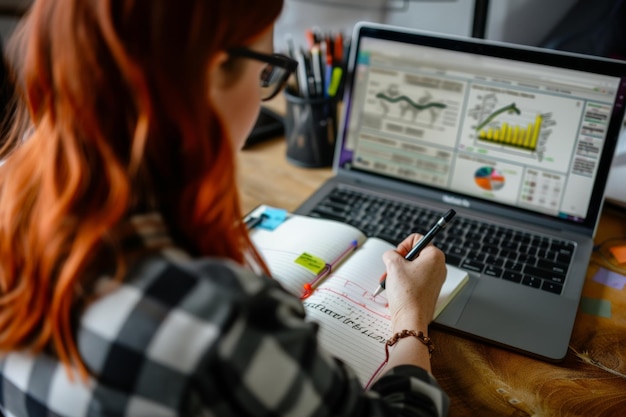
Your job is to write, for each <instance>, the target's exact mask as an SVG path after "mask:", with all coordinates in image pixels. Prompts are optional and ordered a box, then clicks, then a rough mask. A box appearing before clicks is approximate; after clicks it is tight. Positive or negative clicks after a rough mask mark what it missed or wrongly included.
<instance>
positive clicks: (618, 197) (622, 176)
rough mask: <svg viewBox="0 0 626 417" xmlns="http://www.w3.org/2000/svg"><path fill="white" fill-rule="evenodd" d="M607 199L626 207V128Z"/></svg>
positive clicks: (620, 140)
mask: <svg viewBox="0 0 626 417" xmlns="http://www.w3.org/2000/svg"><path fill="white" fill-rule="evenodd" d="M605 198H606V201H607V202H609V203H613V204H618V205H620V206H623V207H626V128H623V130H622V134H621V135H620V138H619V142H618V143H617V149H615V157H614V158H613V165H612V166H611V175H610V176H609V181H608V183H607V186H606V192H605Z"/></svg>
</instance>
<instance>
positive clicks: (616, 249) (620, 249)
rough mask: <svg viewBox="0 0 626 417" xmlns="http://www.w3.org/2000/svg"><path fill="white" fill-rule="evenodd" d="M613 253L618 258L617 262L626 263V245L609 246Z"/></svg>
mask: <svg viewBox="0 0 626 417" xmlns="http://www.w3.org/2000/svg"><path fill="white" fill-rule="evenodd" d="M609 251H610V252H611V254H612V255H613V256H614V257H615V259H617V262H619V263H621V264H623V263H626V246H624V245H622V246H612V247H610V248H609Z"/></svg>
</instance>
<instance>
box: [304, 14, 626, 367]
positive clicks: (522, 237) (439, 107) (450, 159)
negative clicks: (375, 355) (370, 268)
mask: <svg viewBox="0 0 626 417" xmlns="http://www.w3.org/2000/svg"><path fill="white" fill-rule="evenodd" d="M348 73H349V75H350V77H349V79H348V80H347V82H346V90H345V95H344V107H343V115H342V121H341V122H342V123H341V127H340V132H339V135H338V143H337V146H336V152H335V158H334V162H333V169H334V174H335V175H334V176H333V178H331V179H330V180H329V181H328V182H326V183H325V184H324V185H323V186H322V187H321V188H320V189H318V190H317V191H316V192H315V193H314V194H313V195H312V196H311V197H310V198H309V199H307V201H305V202H304V203H303V204H302V205H301V206H300V207H299V208H298V209H297V210H296V212H297V213H299V214H306V215H311V216H317V217H326V218H334V219H338V220H342V221H345V222H347V223H351V224H354V225H357V226H358V227H360V228H362V230H364V231H365V232H366V233H367V234H369V235H376V236H383V237H388V240H390V241H392V242H394V241H395V242H397V241H399V240H401V238H402V237H404V236H406V235H408V233H409V232H411V231H420V232H421V233H425V232H426V230H427V228H428V226H430V225H431V224H432V222H433V221H434V220H435V219H436V218H437V216H440V215H441V214H443V213H444V212H445V211H446V210H447V209H449V208H454V209H455V210H456V211H457V216H456V217H455V219H453V221H452V222H451V224H450V225H449V226H448V227H447V228H446V229H445V230H444V232H442V233H441V234H440V235H442V239H444V238H445V239H447V240H446V241H445V242H444V241H440V240H439V235H438V237H437V238H436V239H435V242H436V244H437V245H438V246H441V247H442V249H443V250H444V252H445V253H446V256H447V257H446V262H447V263H449V264H454V265H457V266H460V267H461V268H463V269H466V270H467V271H468V272H469V274H470V283H469V284H468V285H467V286H466V287H465V289H464V290H463V291H462V292H461V293H460V294H459V295H458V296H457V297H456V298H455V299H454V300H453V302H452V303H451V304H450V305H449V306H448V307H447V308H446V310H445V311H444V312H443V313H442V314H441V315H440V316H439V317H438V318H437V319H436V321H435V323H436V324H438V325H441V326H445V327H446V328H448V329H453V330H455V331H458V332H461V333H463V334H466V335H471V336H474V337H476V338H479V339H482V340H486V341H490V342H492V343H495V344H497V345H500V346H504V347H508V348H511V349H514V350H517V351H520V352H523V353H526V354H529V355H531V356H536V357H540V358H542V359H545V360H550V361H559V360H562V359H563V358H564V357H565V354H566V353H567V349H568V343H569V340H570V337H571V332H572V328H573V324H574V319H575V316H576V312H577V308H578V304H579V300H580V295H581V291H582V286H583V282H584V279H585V274H586V271H587V265H588V261H589V259H590V256H591V252H592V247H593V240H592V239H593V236H594V233H595V229H596V226H597V223H598V218H599V215H600V213H601V210H602V203H603V197H604V191H605V186H606V182H607V176H608V173H609V167H610V165H611V159H612V157H613V153H614V149H615V146H616V143H617V139H618V135H619V129H620V124H621V121H622V119H623V116H624V96H625V94H626V63H622V62H618V61H611V60H606V59H602V58H596V57H589V56H581V55H574V54H569V53H562V52H556V51H549V50H540V49H536V48H531V47H522V46H517V45H509V44H503V43H496V42H488V41H482V40H476V39H468V38H461V37H454V36H448V35H442V34H433V33H424V32H418V31H413V30H410V29H404V28H397V27H391V26H386V25H379V24H370V23H359V24H358V25H357V26H356V27H355V30H354V33H353V36H352V47H351V54H350V58H349V71H348ZM383 199H391V200H393V205H392V207H391V208H385V209H384V211H383V212H382V213H378V214H377V213H376V212H375V211H374V208H375V207H376V206H377V205H380V204H381V202H382V200H383ZM424 209H426V210H427V212H426V213H424ZM401 210H408V212H409V213H408V214H406V213H404V212H403V211H401ZM366 219H369V223H364V220H366ZM445 233H447V236H443V235H444V234H445ZM483 235H484V236H483ZM481 245H482V246H481ZM511 257H512V260H511ZM570 262H571V263H570ZM374 287H375V283H373V288H374Z"/></svg>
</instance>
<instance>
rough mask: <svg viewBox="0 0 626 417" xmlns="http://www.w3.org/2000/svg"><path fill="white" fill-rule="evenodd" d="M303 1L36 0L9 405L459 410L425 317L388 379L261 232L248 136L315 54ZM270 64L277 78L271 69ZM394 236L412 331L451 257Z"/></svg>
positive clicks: (1, 236)
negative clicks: (292, 52) (301, 54)
mask: <svg viewBox="0 0 626 417" xmlns="http://www.w3.org/2000/svg"><path fill="white" fill-rule="evenodd" d="M281 8H282V0H182V1H171V0H169V1H168V0H36V1H35V2H34V3H33V5H32V7H31V8H30V10H29V12H28V13H27V15H26V16H25V18H24V20H23V22H22V23H21V25H20V27H19V28H18V30H17V32H16V33H15V34H14V37H13V38H12V40H11V47H10V54H9V55H8V56H10V69H11V71H12V74H13V77H12V81H13V83H14V87H15V90H16V92H17V94H16V99H15V100H16V101H15V102H14V111H13V112H12V114H13V118H12V123H11V125H10V130H9V132H8V134H7V135H6V136H5V137H4V138H2V144H3V146H2V150H1V153H2V158H3V164H2V166H1V167H0V411H1V412H3V413H5V414H6V415H8V416H48V415H55V416H87V415H89V416H166V415H167V416H178V415H180V416H195V415H215V416H257V415H258V416H268V415H272V416H279V415H292V416H307V415H315V416H323V415H328V416H391V415H400V414H401V415H404V416H408V415H420V416H422V415H443V414H445V413H447V407H448V399H447V397H446V396H445V394H444V393H443V392H442V391H441V390H440V389H439V388H438V386H437V384H436V382H435V380H434V378H433V377H432V376H431V375H430V372H429V371H430V360H429V348H430V346H428V345H427V344H426V343H425V340H426V341H427V340H428V339H424V338H423V337H422V338H421V339H420V338H417V337H403V338H401V339H399V340H398V342H397V344H396V346H394V348H393V350H392V351H391V354H390V359H389V364H388V367H387V368H388V370H387V371H386V372H385V374H384V375H383V376H381V377H380V378H379V379H378V380H377V381H376V383H375V384H374V385H373V386H372V387H371V388H370V389H369V390H367V391H365V390H363V387H361V386H360V385H359V383H358V381H357V379H356V377H355V375H354V373H353V372H352V371H351V370H350V369H348V368H347V367H346V366H345V365H344V364H343V363H341V362H340V361H339V360H337V359H332V358H330V357H328V356H327V354H326V353H325V352H323V351H322V349H321V348H320V347H319V346H318V344H317V341H316V327H315V325H314V324H312V323H308V322H306V321H304V310H303V307H302V305H301V304H300V302H299V300H297V299H296V298H294V297H292V296H290V295H288V294H287V293H286V292H285V291H284V290H283V289H282V288H281V287H280V285H279V284H278V283H276V282H275V281H273V280H271V278H269V276H270V274H269V271H268V270H267V267H266V266H265V265H264V263H263V261H262V259H261V257H260V256H259V254H258V253H257V251H256V250H255V248H254V246H253V245H252V243H251V241H250V237H249V236H248V233H247V230H246V228H245V225H244V224H243V223H242V221H241V218H242V212H241V208H240V203H239V199H238V190H237V186H236V178H235V177H236V176H235V172H236V171H235V168H236V167H235V152H236V151H237V150H238V149H239V148H240V147H241V146H242V144H243V142H244V140H245V138H246V137H247V135H248V133H249V132H250V130H251V128H252V126H253V125H254V122H255V120H256V117H257V115H258V111H259V105H260V104H259V103H260V101H261V100H262V99H268V98H271V97H272V96H273V95H275V94H276V93H278V92H279V90H280V88H281V87H282V85H283V84H284V82H285V80H286V79H287V77H288V76H289V73H290V72H291V71H293V69H294V67H295V63H294V62H293V61H292V60H290V59H289V58H287V57H284V56H280V55H277V54H273V53H272V27H273V22H274V21H275V19H276V18H277V16H278V15H279V13H280V11H281ZM259 82H260V86H259ZM418 237H419V236H417V235H413V236H411V237H409V238H407V240H406V241H405V242H403V243H402V244H401V245H400V246H399V248H398V250H397V251H389V252H388V253H386V254H385V257H384V261H385V263H386V265H387V271H388V278H387V292H388V298H389V303H390V308H391V312H392V316H393V328H394V331H395V332H400V331H401V330H403V329H412V330H416V331H417V330H421V331H423V332H424V333H425V332H427V327H428V323H429V322H430V321H431V319H432V316H433V310H434V304H435V301H436V299H437V296H438V293H439V291H440V289H441V285H442V283H443V280H444V277H445V264H444V257H443V254H442V253H441V252H440V251H439V250H437V249H436V248H434V247H432V246H431V247H429V248H427V249H426V250H424V251H423V252H422V254H421V255H420V257H419V258H418V259H417V260H416V261H414V262H405V261H404V260H403V257H402V253H406V251H407V248H409V247H410V246H411V245H412V244H413V243H414V241H415V240H416V239H417V238H418Z"/></svg>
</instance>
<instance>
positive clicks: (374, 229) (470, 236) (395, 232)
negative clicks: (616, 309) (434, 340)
mask: <svg viewBox="0 0 626 417" xmlns="http://www.w3.org/2000/svg"><path fill="white" fill-rule="evenodd" d="M309 216H311V217H321V218H325V219H332V220H339V221H342V222H344V223H348V224H350V225H352V226H355V227H357V228H359V229H360V230H361V231H363V233H365V234H366V235H367V236H375V237H378V238H381V239H384V240H386V241H388V242H390V243H392V244H394V245H397V244H398V243H399V242H401V241H402V240H403V239H404V238H405V237H406V236H408V235H409V234H410V233H414V232H417V233H422V234H424V233H426V232H427V231H428V229H429V228H430V227H431V226H432V225H433V224H434V223H435V222H436V221H437V220H438V219H439V217H441V213H439V212H436V211H433V210H428V209H425V208H421V207H417V206H413V205H409V204H403V203H399V202H395V201H389V200H385V199H383V198H380V197H375V196H370V195H367V194H363V193H359V192H357V191H354V190H346V189H339V188H336V189H334V190H333V192H332V193H330V194H329V195H328V196H326V198H325V199H324V200H322V201H321V202H320V203H319V204H318V206H317V207H315V209H314V210H313V211H312V212H311V213H310V214H309ZM433 243H434V244H435V245H436V246H437V247H439V248H440V249H441V250H442V251H443V252H444V253H445V254H446V263H448V264H449V265H453V266H457V267H459V268H462V269H465V270H467V271H471V272H477V273H481V274H482V275H483V276H489V277H493V278H497V279H504V280H507V281H512V282H516V283H519V284H521V285H526V286H529V287H533V288H537V289H540V290H543V291H548V292H551V293H554V294H561V292H562V290H563V284H564V282H565V277H566V275H567V269H568V267H569V263H570V261H571V259H572V255H573V253H574V244H573V243H572V242H570V241H565V240H559V239H552V238H549V237H545V236H542V235H536V234H532V233H528V232H525V231H522V230H517V229H511V228H507V227H503V226H495V225H491V224H488V223H482V222H480V221H476V220H472V219H467V218H463V217H462V216H459V215H457V216H456V217H455V218H454V219H453V220H452V221H451V222H450V224H449V225H447V226H446V228H444V229H443V230H442V231H441V232H440V233H439V234H438V235H437V236H436V237H435V238H434V239H433Z"/></svg>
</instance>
